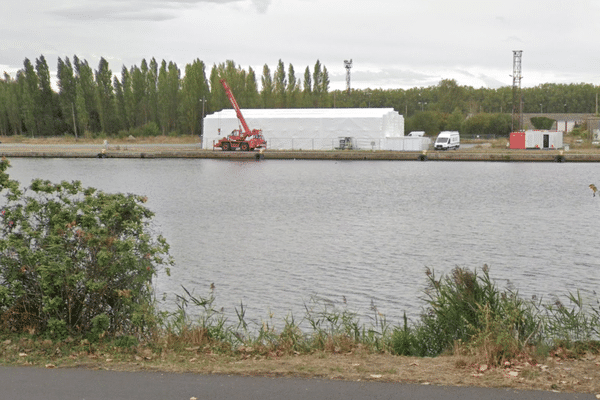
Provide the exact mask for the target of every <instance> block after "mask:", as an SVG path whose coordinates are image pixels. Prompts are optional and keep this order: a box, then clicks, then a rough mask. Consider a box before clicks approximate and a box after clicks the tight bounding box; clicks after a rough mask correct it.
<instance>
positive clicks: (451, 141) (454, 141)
mask: <svg viewBox="0 0 600 400" xmlns="http://www.w3.org/2000/svg"><path fill="white" fill-rule="evenodd" d="M459 147H460V134H459V133H458V132H457V131H443V132H440V134H439V135H438V137H437V139H435V145H434V148H435V149H436V150H450V149H458V148H459Z"/></svg>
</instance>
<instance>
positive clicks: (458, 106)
mask: <svg viewBox="0 0 600 400" xmlns="http://www.w3.org/2000/svg"><path fill="white" fill-rule="evenodd" d="M207 72H208V71H207V67H206V65H205V64H204V62H202V61H201V60H199V59H196V60H194V61H193V62H192V63H191V64H186V65H185V67H184V68H183V71H182V69H181V68H180V67H179V66H178V65H177V64H176V63H174V62H168V63H167V62H166V61H165V60H162V61H161V62H160V64H159V63H158V62H157V60H156V59H154V58H152V59H151V60H150V61H149V62H147V61H146V60H145V59H144V60H142V61H141V63H140V65H139V66H137V65H134V66H132V67H130V68H127V67H126V66H123V67H122V69H121V73H120V76H117V75H115V74H113V72H112V71H111V69H110V66H109V63H108V61H107V60H106V59H104V58H101V59H100V61H99V63H98V66H97V68H96V69H93V68H92V67H91V66H90V65H89V63H88V62H87V61H86V60H82V59H79V58H78V57H77V56H74V57H73V59H72V60H70V59H69V58H68V57H66V58H64V59H62V58H59V59H58V65H57V79H56V83H57V86H58V91H55V90H54V89H53V87H52V84H51V75H50V69H49V67H48V64H47V61H46V59H45V57H44V56H43V55H42V56H40V57H39V58H36V60H35V63H32V62H31V61H30V60H29V59H25V60H24V62H23V68H22V69H21V70H19V71H18V72H17V74H16V76H15V78H13V77H11V76H10V75H9V74H7V73H4V76H3V79H0V134H1V135H5V136H6V135H24V136H31V137H40V136H41V137H44V136H56V135H62V134H70V135H75V136H76V137H77V136H83V135H92V136H94V135H96V136H97V135H129V134H133V135H159V134H165V135H166V134H171V135H172V134H192V135H199V134H201V133H202V132H201V129H202V123H201V121H202V118H203V116H205V115H207V114H210V113H213V112H216V111H219V110H221V109H224V108H230V107H231V105H230V104H229V101H228V99H227V97H226V95H225V92H224V90H223V88H222V86H221V85H220V83H219V79H222V78H225V79H226V80H227V81H228V83H229V85H230V87H231V89H232V91H233V93H234V95H235V97H236V100H237V102H238V104H239V105H240V107H242V108H322V107H329V108H330V107H339V108H345V107H353V108H354V107H377V108H381V107H390V108H394V109H395V110H396V111H398V112H399V113H400V114H402V115H404V117H405V129H406V131H407V132H409V131H412V130H423V131H426V132H427V133H428V134H436V133H437V132H439V131H440V130H445V129H447V130H461V131H465V130H466V131H472V132H476V133H487V134H490V133H492V134H500V135H502V134H508V133H509V132H510V124H511V121H512V119H511V116H510V115H511V112H512V108H513V93H512V87H510V86H506V87H501V88H498V89H489V88H479V89H475V88H473V87H470V86H460V85H458V84H457V82H456V81H455V80H449V79H445V80H442V81H441V82H440V83H439V84H438V85H435V86H430V87H419V88H417V87H415V88H411V89H406V90H405V89H385V90H384V89H361V90H357V89H353V90H350V91H346V90H335V91H331V90H330V79H329V72H328V70H327V67H326V66H324V65H322V64H321V63H320V61H319V60H317V61H316V63H315V65H314V66H313V67H312V68H310V67H308V66H307V67H306V68H305V69H304V72H303V73H297V72H296V70H295V69H294V66H293V65H292V64H288V65H287V67H286V65H285V63H284V62H283V61H282V60H279V62H278V64H277V66H276V68H275V70H274V71H271V69H270V68H269V66H268V65H267V64H265V65H264V67H263V70H262V73H261V74H260V76H258V74H257V72H256V71H254V70H253V69H252V68H251V67H248V68H247V69H244V68H242V67H241V66H239V65H238V64H236V63H235V62H234V61H232V60H228V61H226V62H224V63H220V64H218V65H217V64H215V65H213V66H212V68H211V69H210V72H209V73H208V76H207ZM259 82H260V85H259ZM598 91H599V90H598V86H595V85H592V84H584V83H581V84H569V85H566V84H553V83H547V84H543V85H539V86H536V87H532V88H524V89H523V90H522V99H523V112H525V113H536V112H540V113H541V112H543V113H593V112H595V110H596V99H597V93H598ZM472 132H465V133H472Z"/></svg>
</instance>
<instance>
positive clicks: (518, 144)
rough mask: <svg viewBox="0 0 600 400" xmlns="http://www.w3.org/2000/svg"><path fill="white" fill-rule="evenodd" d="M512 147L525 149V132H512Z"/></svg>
mask: <svg viewBox="0 0 600 400" xmlns="http://www.w3.org/2000/svg"><path fill="white" fill-rule="evenodd" d="M510 148H511V149H524V148H525V132H511V133H510Z"/></svg>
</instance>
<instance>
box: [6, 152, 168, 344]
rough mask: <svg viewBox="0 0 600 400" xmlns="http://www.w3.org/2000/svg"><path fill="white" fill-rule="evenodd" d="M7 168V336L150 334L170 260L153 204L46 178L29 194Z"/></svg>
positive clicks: (139, 197)
mask: <svg viewBox="0 0 600 400" xmlns="http://www.w3.org/2000/svg"><path fill="white" fill-rule="evenodd" d="M8 167H9V163H8V161H6V160H2V161H1V162H0V188H1V189H5V190H6V191H7V201H6V206H5V208H4V209H3V211H2V215H1V216H0V223H1V225H0V228H1V230H0V285H1V286H0V287H2V290H0V328H4V329H6V330H10V331H16V332H22V331H30V332H31V331H35V332H39V333H42V334H48V335H50V336H53V337H59V336H63V335H64V334H69V335H76V334H80V335H88V334H90V335H92V337H96V336H98V337H99V335H100V334H102V332H107V333H108V334H115V333H119V334H143V333H146V332H148V330H149V329H150V328H151V327H150V326H148V324H149V322H151V321H153V320H154V318H153V317H152V315H150V314H152V312H153V309H152V302H153V292H152V286H151V281H152V277H153V276H154V275H155V274H156V272H157V269H158V268H160V267H161V266H168V265H170V264H171V259H170V257H169V255H168V249H169V246H168V244H167V243H166V242H165V240H164V239H163V238H162V237H160V236H158V237H154V236H153V235H151V234H150V232H149V220H150V219H151V218H152V216H153V213H152V212H151V211H149V210H148V209H147V208H145V207H144V206H143V205H142V204H143V203H144V202H145V201H146V199H145V198H144V197H141V196H135V195H131V194H129V195H123V194H106V193H104V192H102V191H97V190H96V189H93V188H83V187H82V186H81V183H80V182H71V183H69V182H61V183H60V184H53V183H51V182H49V181H44V180H39V179H37V180H34V181H33V182H32V183H31V185H30V187H29V189H28V191H27V194H24V193H23V192H22V191H21V190H20V189H19V185H18V183H17V182H15V181H12V180H10V179H9V177H8V174H7V173H6V170H7V168H8ZM167 272H168V271H167Z"/></svg>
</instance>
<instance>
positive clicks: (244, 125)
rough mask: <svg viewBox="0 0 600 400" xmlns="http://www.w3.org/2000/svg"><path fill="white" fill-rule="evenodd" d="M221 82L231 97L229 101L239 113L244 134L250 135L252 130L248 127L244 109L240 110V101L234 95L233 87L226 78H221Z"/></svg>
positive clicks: (236, 112) (237, 113)
mask: <svg viewBox="0 0 600 400" xmlns="http://www.w3.org/2000/svg"><path fill="white" fill-rule="evenodd" d="M220 82H221V85H223V89H225V94H226V95H227V97H228V98H229V102H230V103H231V105H232V106H233V108H234V109H235V114H236V115H237V117H238V119H239V120H240V123H241V124H242V127H243V128H244V135H246V136H250V135H251V134H252V132H251V131H250V128H249V127H248V124H247V123H246V120H245V119H244V116H243V115H242V110H240V106H238V103H237V101H236V100H235V97H233V93H232V92H231V88H230V87H229V84H227V81H226V80H225V79H221V80H220Z"/></svg>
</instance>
